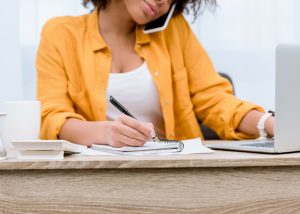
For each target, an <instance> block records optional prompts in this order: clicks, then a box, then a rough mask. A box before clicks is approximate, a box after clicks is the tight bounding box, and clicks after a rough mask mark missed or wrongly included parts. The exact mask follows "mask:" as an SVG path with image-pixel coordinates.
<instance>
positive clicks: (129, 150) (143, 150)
mask: <svg viewBox="0 0 300 214" xmlns="http://www.w3.org/2000/svg"><path fill="white" fill-rule="evenodd" d="M161 142H162V143H157V142H147V143H145V145H144V146H140V147H133V146H125V147H121V148H115V147H112V146H108V145H98V144H93V145H92V147H91V148H92V149H94V150H98V151H102V152H109V153H113V154H118V155H137V154H162V153H178V152H181V151H182V150H183V149H184V144H183V143H182V142H181V141H175V140H172V141H170V140H163V141H161Z"/></svg>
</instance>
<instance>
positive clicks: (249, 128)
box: [238, 110, 275, 137]
mask: <svg viewBox="0 0 300 214" xmlns="http://www.w3.org/2000/svg"><path fill="white" fill-rule="evenodd" d="M263 115H264V113H262V112H259V111H256V110H253V111H250V112H248V113H247V114H246V116H245V117H244V118H243V120H242V122H241V123H240V125H239V127H238V131H240V132H243V133H245V134H248V135H252V136H255V137H258V136H259V132H258V129H257V123H258V121H259V120H260V118H261V117H262V116H263ZM274 124H275V119H274V117H269V118H268V119H267V120H266V122H265V128H266V132H267V133H268V135H269V136H274Z"/></svg>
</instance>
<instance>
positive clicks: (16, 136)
mask: <svg viewBox="0 0 300 214" xmlns="http://www.w3.org/2000/svg"><path fill="white" fill-rule="evenodd" d="M3 109H4V111H5V112H6V113H7V116H6V125H5V135H6V142H7V144H8V147H9V149H11V148H12V146H11V141H13V140H38V139H39V133H40V126H41V105H40V102H39V101H12V102H4V103H3Z"/></svg>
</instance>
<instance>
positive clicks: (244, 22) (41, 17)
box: [0, 0, 300, 109]
mask: <svg viewBox="0 0 300 214" xmlns="http://www.w3.org/2000/svg"><path fill="white" fill-rule="evenodd" d="M18 2H19V3H20V8H19V9H20V10H19V11H20V13H19V14H20V17H19V24H20V25H19V26H20V28H19V29H20V34H18V33H19V30H18V27H17V26H18V4H17V3H18ZM218 2H219V7H218V8H217V9H216V10H215V11H214V12H208V11H206V12H205V13H204V14H202V16H200V17H199V18H198V19H197V20H196V22H195V23H194V24H193V25H192V28H193V29H194V31H195V33H196V34H197V36H198V37H199V39H200V41H201V43H202V44H203V46H204V47H205V48H206V49H207V51H208V53H209V55H210V56H211V58H212V60H213V62H214V64H215V67H216V68H217V70H219V71H223V72H226V73H229V74H230V75H231V76H232V78H233V80H234V83H235V86H236V91H237V96H239V97H240V98H242V99H245V100H249V101H252V102H255V103H258V104H261V105H262V106H263V107H265V108H266V109H273V108H274V87H275V85H274V83H275V81H274V78H275V47H276V45H277V44H278V43H281V42H297V43H300V13H299V11H300V1H299V0H219V1H218ZM5 4H7V6H5V7H3V8H2V9H0V10H1V13H0V18H1V20H0V25H1V28H2V25H3V24H6V23H11V24H10V25H9V26H10V28H13V29H10V31H11V32H13V33H8V34H7V33H6V37H7V35H9V41H8V42H7V41H6V40H5V41H4V42H3V39H1V41H0V44H1V47H2V46H3V47H4V46H5V47H6V48H5V49H7V47H9V48H10V50H11V53H12V54H11V56H10V58H9V60H3V54H6V51H4V52H3V49H2V50H1V51H0V56H1V62H0V63H1V68H3V69H2V70H1V74H2V73H3V71H4V70H5V71H6V73H7V71H14V72H12V73H13V74H10V75H8V76H5V80H4V79H2V78H3V77H2V76H3V75H1V79H0V83H1V85H2V86H1V85H0V87H2V88H3V87H4V86H5V88H6V89H5V91H7V88H10V91H9V93H7V92H5V93H4V94H6V95H5V96H8V97H12V98H18V96H21V95H22V94H21V93H20V90H21V89H20V87H22V86H23V89H24V90H23V94H24V98H25V99H31V98H34V97H35V66H34V61H35V52H36V48H37V45H38V42H39V38H40V36H39V34H40V31H41V28H42V26H43V25H44V23H45V21H46V20H47V19H49V18H51V17H54V16H60V15H79V14H82V13H86V12H87V11H88V10H85V9H83V7H82V6H81V0H19V1H17V0H11V1H10V2H9V3H5ZM2 10H3V12H2ZM188 18H189V17H188ZM4 29H5V28H4ZM1 34H2V31H1ZM17 35H19V36H20V38H19V40H18V38H16V37H17ZM2 37H3V36H2V35H1V38H2ZM18 41H19V44H20V45H21V50H22V52H21V53H22V56H23V59H22V74H23V78H22V74H21V73H20V72H19V66H20V63H19V60H18V55H19V52H18V44H17V42H18ZM2 43H3V44H2ZM16 56H17V57H16ZM16 58H17V59H16ZM10 61H13V62H14V63H10ZM4 64H5V66H4ZM20 79H21V81H23V82H22V84H23V85H22V84H21V83H20ZM2 82H4V84H5V85H4V86H3V83H2ZM12 83H14V85H16V87H9V86H10V85H12ZM2 88H1V89H2ZM1 91H3V90H1ZM2 94H3V93H2ZM1 96H4V95H1V94H0V98H1Z"/></svg>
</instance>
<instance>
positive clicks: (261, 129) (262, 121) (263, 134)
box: [256, 113, 271, 138]
mask: <svg viewBox="0 0 300 214" xmlns="http://www.w3.org/2000/svg"><path fill="white" fill-rule="evenodd" d="M270 117H271V114H270V113H265V114H263V115H262V116H261V117H260V118H259V120H258V122H257V124H256V127H257V130H258V133H259V137H260V138H267V137H270V136H269V134H271V133H270V131H271V130H269V132H268V131H267V128H266V123H267V120H269V119H270Z"/></svg>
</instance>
